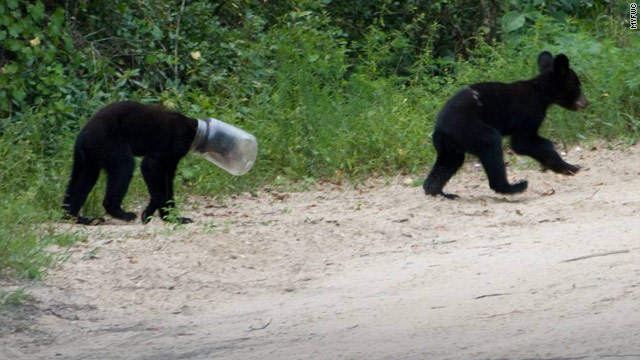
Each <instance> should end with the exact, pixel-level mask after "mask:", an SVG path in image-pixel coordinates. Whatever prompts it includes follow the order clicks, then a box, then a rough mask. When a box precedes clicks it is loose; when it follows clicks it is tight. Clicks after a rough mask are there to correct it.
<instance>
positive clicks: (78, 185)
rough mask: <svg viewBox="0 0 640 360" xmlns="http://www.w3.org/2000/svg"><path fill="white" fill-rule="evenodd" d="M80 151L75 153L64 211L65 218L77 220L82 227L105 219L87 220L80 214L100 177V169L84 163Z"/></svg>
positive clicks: (86, 162)
mask: <svg viewBox="0 0 640 360" xmlns="http://www.w3.org/2000/svg"><path fill="white" fill-rule="evenodd" d="M79 151H80V150H77V149H76V150H75V151H74V158H73V167H72V170H71V179H70V180H69V185H67V191H66V193H65V196H64V201H63V203H62V209H64V210H65V212H66V215H65V218H67V219H75V220H76V223H78V224H82V225H95V224H97V223H100V222H102V221H103V219H101V218H87V217H84V216H80V215H78V214H79V213H80V209H81V208H82V206H83V205H84V203H85V202H86V201H87V196H89V193H90V192H91V189H93V186H94V185H95V184H96V181H97V180H98V177H99V176H100V167H99V166H97V165H95V164H91V162H90V161H84V160H85V159H83V156H82V155H81V154H80V152H79Z"/></svg>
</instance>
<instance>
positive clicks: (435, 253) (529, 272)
mask: <svg viewBox="0 0 640 360" xmlns="http://www.w3.org/2000/svg"><path fill="white" fill-rule="evenodd" d="M566 158H567V159H568V161H571V162H572V163H577V164H581V165H582V166H583V169H582V170H581V171H580V172H579V173H578V174H577V175H576V176H573V177H567V176H560V175H555V174H549V173H544V174H543V173H541V172H540V171H539V169H538V167H537V165H536V164H535V163H534V162H533V161H532V162H531V163H528V162H519V163H517V166H516V165H511V166H510V167H509V169H508V170H509V171H508V173H509V174H510V176H513V177H514V179H518V178H526V179H528V180H529V189H528V190H527V191H526V192H524V193H523V194H520V195H516V196H502V195H497V194H495V193H493V192H492V191H491V190H490V189H489V188H488V186H486V179H485V175H484V172H483V171H482V169H478V168H477V167H476V166H474V161H473V159H470V161H469V162H467V163H466V164H465V165H464V168H463V170H462V174H461V175H459V176H455V177H454V178H453V179H452V180H451V181H450V183H449V184H448V187H449V188H450V189H451V191H452V192H455V193H456V194H458V195H460V198H459V199H457V200H455V201H450V200H447V199H443V198H433V197H426V196H425V195H424V194H423V190H422V188H421V187H420V186H415V185H414V184H416V183H418V184H419V181H416V180H419V179H407V178H404V177H398V178H394V179H388V180H371V181H368V182H365V183H361V184H357V185H346V184H342V185H336V184H312V185H310V187H309V189H307V190H306V191H303V192H284V191H281V190H270V191H261V192H259V193H258V194H257V196H255V195H254V196H252V195H249V194H247V195H241V196H237V197H235V198H233V199H229V200H228V201H226V202H225V203H222V204H220V203H213V202H212V200H211V199H207V198H189V199H187V201H186V204H185V205H184V211H185V212H186V214H187V215H188V216H190V217H192V218H193V219H194V221H195V222H194V223H193V224H189V225H187V226H179V227H172V226H167V225H164V224H163V223H162V222H160V221H158V220H153V221H152V222H151V223H150V224H148V225H147V226H145V225H142V224H140V223H135V224H131V223H123V222H119V221H117V220H111V219H110V220H107V222H106V223H105V224H104V225H102V226H96V227H83V226H79V225H70V224H60V226H59V228H58V230H59V231H68V232H80V233H82V234H83V235H84V236H86V238H87V241H86V242H84V243H79V244H77V245H75V246H74V247H73V248H72V249H71V257H70V259H69V261H67V262H66V263H64V264H62V265H61V266H59V267H58V268H56V269H55V270H54V271H53V272H52V273H51V274H50V276H49V277H48V278H46V279H45V280H43V281H40V282H38V283H35V284H34V285H33V286H31V287H30V288H29V292H30V294H32V295H33V297H34V298H35V300H36V301H35V302H34V303H33V304H32V305H29V306H27V307H25V308H24V309H23V310H22V311H21V313H20V314H19V316H18V315H15V314H14V315H15V316H13V317H8V316H7V315H3V318H2V322H3V323H4V324H3V328H4V329H5V331H4V332H3V335H2V337H0V358H2V359H83V360H84V359H603V358H607V359H636V358H637V359H640V328H639V327H638V324H639V323H640V313H639V312H638V308H639V306H640V243H639V242H638V240H639V239H640V161H638V159H640V147H638V146H637V145H636V146H633V147H628V146H620V147H614V149H613V150H608V149H606V147H603V146H594V147H593V148H586V147H585V148H584V149H583V148H572V149H569V150H568V151H567V154H566ZM512 180H513V179H512ZM6 285H7V286H17V285H16V284H6ZM7 329H9V330H7Z"/></svg>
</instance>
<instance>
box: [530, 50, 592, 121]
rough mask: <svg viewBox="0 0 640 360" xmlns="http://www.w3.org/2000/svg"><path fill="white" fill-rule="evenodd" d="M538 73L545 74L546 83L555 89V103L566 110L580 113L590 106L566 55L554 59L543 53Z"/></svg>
mask: <svg viewBox="0 0 640 360" xmlns="http://www.w3.org/2000/svg"><path fill="white" fill-rule="evenodd" d="M538 71H540V74H544V75H545V76H544V78H545V80H546V81H550V82H551V84H549V85H550V86H551V87H550V88H551V89H553V92H554V94H553V98H554V101H553V102H554V103H556V104H558V105H560V106H562V107H563V108H565V109H568V110H573V111H579V110H582V109H584V108H586V107H587V106H588V105H589V101H588V100H587V98H586V97H585V96H584V94H583V93H582V90H581V88H580V80H579V79H578V75H576V73H575V72H574V71H573V70H571V69H570V68H569V58H568V57H567V56H566V55H565V54H560V55H556V57H553V56H552V55H551V53H550V52H548V51H543V52H541V53H540V55H538Z"/></svg>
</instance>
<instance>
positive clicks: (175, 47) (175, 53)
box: [173, 0, 186, 84]
mask: <svg viewBox="0 0 640 360" xmlns="http://www.w3.org/2000/svg"><path fill="white" fill-rule="evenodd" d="M185 1H186V0H182V5H180V13H179V14H178V22H177V24H176V37H175V41H174V43H173V56H174V60H173V61H174V64H173V75H174V77H175V82H176V84H177V83H178V77H179V74H178V43H179V42H180V40H179V38H180V20H181V19H182V13H183V12H184V3H185Z"/></svg>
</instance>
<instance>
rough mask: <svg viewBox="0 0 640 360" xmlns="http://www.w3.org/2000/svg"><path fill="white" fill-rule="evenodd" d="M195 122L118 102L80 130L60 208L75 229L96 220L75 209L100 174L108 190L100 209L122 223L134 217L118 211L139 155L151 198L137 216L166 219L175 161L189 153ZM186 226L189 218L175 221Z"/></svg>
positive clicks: (151, 107)
mask: <svg viewBox="0 0 640 360" xmlns="http://www.w3.org/2000/svg"><path fill="white" fill-rule="evenodd" d="M197 127H198V121H197V120H196V119H192V118H189V117H186V116H184V115H182V114H179V113H176V112H169V111H166V110H163V109H161V108H158V107H154V106H149V105H143V104H139V103H136V102H131V101H123V102H117V103H113V104H111V105H108V106H106V107H104V108H103V109H101V110H100V111H98V112H97V113H96V114H95V115H94V116H93V118H92V119H91V120H90V121H89V122H88V123H87V125H86V126H85V127H84V128H83V129H82V131H80V134H78V137H77V139H76V142H75V146H74V152H73V168H72V171H71V180H70V181H69V185H68V187H67V192H66V194H65V197H64V203H63V205H62V208H63V209H64V210H65V211H66V213H67V216H68V217H74V218H76V221H77V222H78V223H80V224H93V223H96V222H99V221H97V220H96V219H91V218H86V217H82V216H79V215H78V213H79V211H80V208H82V206H83V205H84V203H85V201H86V200H87V196H88V195H89V192H90V191H91V189H92V188H93V186H94V185H95V183H96V181H97V180H98V176H99V175H100V169H104V170H105V172H106V173H107V189H106V194H105V197H104V201H103V205H104V208H105V210H106V211H107V213H108V214H110V215H111V216H113V217H115V218H117V219H122V220H126V221H131V220H134V219H135V218H136V215H135V214H134V213H132V212H127V211H125V210H123V209H122V207H121V204H122V199H123V198H124V196H125V194H126V193H127V189H128V187H129V182H130V181H131V177H132V175H133V170H134V166H135V161H134V156H143V157H144V158H143V160H142V164H141V170H142V176H143V177H144V181H145V183H146V185H147V188H148V190H149V194H150V195H151V200H150V201H149V205H148V206H147V208H146V209H145V210H144V211H143V212H142V216H141V217H142V221H143V222H145V223H146V222H148V221H149V219H150V217H151V216H152V215H153V214H154V213H155V212H156V210H159V213H160V216H161V217H162V219H164V220H169V219H170V217H169V216H168V215H169V209H171V208H173V207H174V200H173V179H174V177H175V173H176V168H177V166H178V162H179V161H180V159H182V157H184V156H185V155H186V154H187V153H188V152H189V150H190V147H191V143H192V141H193V138H194V137H195V134H196V130H197ZM177 220H178V221H179V222H180V223H189V222H191V219H189V218H178V219H177Z"/></svg>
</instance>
